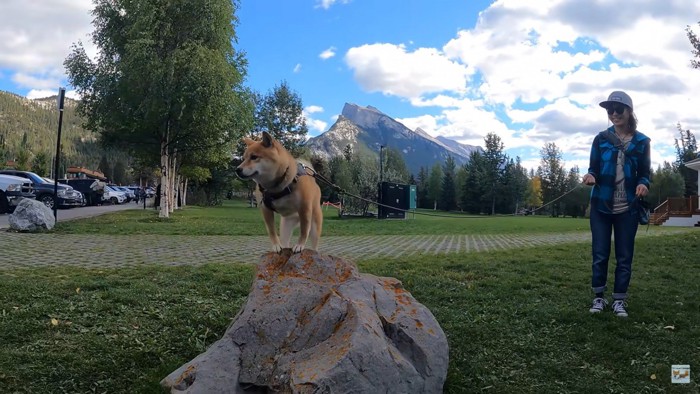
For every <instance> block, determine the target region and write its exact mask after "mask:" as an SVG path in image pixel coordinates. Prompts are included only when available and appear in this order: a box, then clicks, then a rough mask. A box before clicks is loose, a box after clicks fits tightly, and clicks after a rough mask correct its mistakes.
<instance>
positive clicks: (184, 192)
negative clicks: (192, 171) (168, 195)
mask: <svg viewBox="0 0 700 394" xmlns="http://www.w3.org/2000/svg"><path fill="white" fill-rule="evenodd" d="M185 205H187V178H183V181H182V206H183V207H184V206H185Z"/></svg>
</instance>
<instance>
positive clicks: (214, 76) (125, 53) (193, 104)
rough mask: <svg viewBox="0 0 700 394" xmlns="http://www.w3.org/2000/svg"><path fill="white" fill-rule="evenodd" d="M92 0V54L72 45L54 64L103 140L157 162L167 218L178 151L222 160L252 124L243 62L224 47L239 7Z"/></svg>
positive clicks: (174, 0) (229, 44) (225, 1)
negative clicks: (93, 56) (60, 65)
mask: <svg viewBox="0 0 700 394" xmlns="http://www.w3.org/2000/svg"><path fill="white" fill-rule="evenodd" d="M93 2H94V4H95V9H94V10H93V12H92V14H93V17H94V20H93V24H94V27H95V30H94V32H93V34H92V40H93V42H94V43H95V45H96V46H97V48H98V49H99V54H98V55H97V58H96V59H94V60H93V59H91V58H90V57H89V56H88V55H87V53H86V51H85V48H84V47H83V45H82V43H80V42H79V43H76V44H74V45H73V47H72V51H71V53H70V54H69V56H68V57H67V58H66V60H65V62H64V65H65V66H66V69H67V71H68V79H69V82H70V83H71V84H72V85H73V86H74V87H75V88H76V89H77V91H78V93H79V94H80V95H81V97H82V100H81V101H80V103H79V106H78V111H79V112H80V114H81V115H83V116H84V117H85V119H86V124H85V126H86V127H87V128H88V129H90V130H92V131H95V132H98V133H99V134H100V138H101V141H102V142H103V143H104V144H106V145H108V146H109V145H114V146H119V147H122V148H126V149H128V150H129V151H130V152H131V153H132V154H133V155H136V156H138V157H141V158H143V159H146V160H147V161H150V162H155V161H159V163H160V176H161V180H160V183H161V193H162V195H161V199H160V201H161V207H160V208H161V209H160V216H161V217H168V216H169V214H170V212H172V208H173V205H174V203H175V200H174V193H173V191H174V190H175V182H176V180H177V179H178V178H177V172H178V168H179V166H180V164H181V163H180V161H179V160H178V156H182V155H185V154H190V153H192V152H197V156H198V157H201V158H203V161H205V162H209V163H211V162H216V161H218V160H223V159H224V158H226V157H227V155H230V153H231V151H232V150H233V149H234V148H233V142H234V141H235V140H238V139H239V138H240V137H241V136H242V135H243V131H244V130H248V129H250V127H251V126H252V111H253V106H252V100H251V99H250V94H249V93H248V92H247V91H246V90H245V88H244V87H243V86H242V82H243V79H244V75H245V67H246V61H245V58H244V56H243V54H242V53H241V52H238V51H235V50H234V48H233V43H235V42H236V35H235V31H234V26H235V25H236V23H237V19H236V17H235V9H236V8H237V7H238V4H239V3H238V1H236V0H234V1H229V0H211V1H206V2H200V1H189V0H93ZM158 158H159V159H158ZM188 164H189V163H188Z"/></svg>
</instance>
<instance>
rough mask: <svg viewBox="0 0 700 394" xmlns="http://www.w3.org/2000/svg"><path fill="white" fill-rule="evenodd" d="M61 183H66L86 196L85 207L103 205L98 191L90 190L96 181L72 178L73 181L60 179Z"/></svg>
mask: <svg viewBox="0 0 700 394" xmlns="http://www.w3.org/2000/svg"><path fill="white" fill-rule="evenodd" d="M58 181H59V182H61V183H65V184H67V185H69V186H72V187H73V189H75V190H77V191H79V192H81V193H83V196H85V205H100V204H102V196H101V195H100V194H99V193H97V192H96V191H94V190H92V189H90V185H92V184H93V183H94V182H95V181H96V180H95V179H88V178H71V179H59V180H58Z"/></svg>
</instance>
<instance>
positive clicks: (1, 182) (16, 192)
mask: <svg viewBox="0 0 700 394" xmlns="http://www.w3.org/2000/svg"><path fill="white" fill-rule="evenodd" d="M33 191H34V190H33V188H32V183H31V182H28V181H27V180H26V179H24V178H20V177H17V176H12V175H3V174H0V214H2V213H8V212H12V211H14V210H15V207H16V206H17V204H19V202H20V201H21V200H22V199H23V198H34V193H33Z"/></svg>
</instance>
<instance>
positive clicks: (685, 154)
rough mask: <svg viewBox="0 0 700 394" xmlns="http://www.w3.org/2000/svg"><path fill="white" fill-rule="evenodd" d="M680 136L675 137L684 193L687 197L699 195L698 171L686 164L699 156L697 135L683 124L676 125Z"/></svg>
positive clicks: (678, 166) (677, 161)
mask: <svg viewBox="0 0 700 394" xmlns="http://www.w3.org/2000/svg"><path fill="white" fill-rule="evenodd" d="M676 128H677V129H678V132H679V133H680V138H676V139H675V143H676V166H677V168H678V171H679V173H680V174H681V176H682V177H683V180H684V182H685V191H684V195H685V196H686V197H690V196H694V195H697V193H698V173H697V171H695V170H693V169H690V168H688V167H686V166H685V163H686V162H688V161H691V160H695V159H696V158H698V157H699V156H698V144H697V141H696V140H695V135H694V134H693V133H692V132H691V131H690V130H683V128H682V127H681V124H680V123H678V124H677V125H676Z"/></svg>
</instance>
